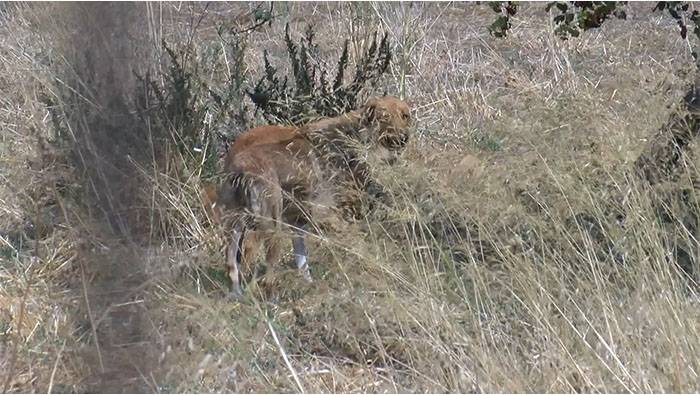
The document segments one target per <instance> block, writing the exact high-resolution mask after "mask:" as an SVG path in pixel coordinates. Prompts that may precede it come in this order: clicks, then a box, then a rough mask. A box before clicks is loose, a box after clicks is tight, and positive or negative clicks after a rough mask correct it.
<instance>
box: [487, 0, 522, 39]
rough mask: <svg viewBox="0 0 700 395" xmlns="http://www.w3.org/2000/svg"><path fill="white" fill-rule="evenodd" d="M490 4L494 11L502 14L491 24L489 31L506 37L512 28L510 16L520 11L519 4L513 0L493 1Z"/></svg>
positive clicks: (496, 35)
mask: <svg viewBox="0 0 700 395" xmlns="http://www.w3.org/2000/svg"><path fill="white" fill-rule="evenodd" d="M489 5H490V6H491V9H493V11H494V12H497V13H500V14H502V15H501V16H499V17H498V18H496V20H495V21H494V22H493V23H492V24H491V25H490V26H489V33H491V34H492V35H493V36H495V37H498V38H502V37H505V36H506V35H507V34H508V30H510V28H511V25H510V17H511V16H513V15H515V13H516V12H517V11H518V5H517V4H516V3H515V2H513V1H504V2H498V1H492V2H489Z"/></svg>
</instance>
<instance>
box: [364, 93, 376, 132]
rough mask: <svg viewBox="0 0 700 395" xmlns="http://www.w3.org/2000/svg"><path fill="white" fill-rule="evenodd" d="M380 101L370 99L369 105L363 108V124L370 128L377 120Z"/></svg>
mask: <svg viewBox="0 0 700 395" xmlns="http://www.w3.org/2000/svg"><path fill="white" fill-rule="evenodd" d="M378 104H379V101H378V100H377V99H376V98H372V99H369V100H368V101H367V104H365V105H364V107H363V108H362V124H363V125H365V126H369V125H371V124H373V123H374V122H375V121H376V120H377V110H378V109H377V105H378Z"/></svg>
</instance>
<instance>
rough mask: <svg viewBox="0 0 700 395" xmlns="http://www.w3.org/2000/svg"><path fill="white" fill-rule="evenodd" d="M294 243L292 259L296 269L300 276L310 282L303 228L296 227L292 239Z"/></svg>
mask: <svg viewBox="0 0 700 395" xmlns="http://www.w3.org/2000/svg"><path fill="white" fill-rule="evenodd" d="M292 244H293V245H294V261H295V262H296V264H297V270H299V274H301V277H302V278H303V279H304V280H305V281H307V282H309V283H310V282H312V281H313V280H312V279H311V272H310V271H309V263H308V262H307V260H308V256H309V254H308V251H307V250H306V244H305V242H304V230H303V229H301V228H298V229H296V230H295V235H294V240H293V241H292Z"/></svg>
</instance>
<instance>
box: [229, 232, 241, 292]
mask: <svg viewBox="0 0 700 395" xmlns="http://www.w3.org/2000/svg"><path fill="white" fill-rule="evenodd" d="M242 235H243V232H242V230H240V229H234V230H233V236H232V237H231V243H230V244H229V246H228V249H227V252H226V266H227V267H228V276H229V278H230V279H231V291H230V293H229V296H230V297H231V298H232V299H234V300H237V299H239V298H240V297H241V296H243V290H242V289H241V263H240V261H239V258H238V253H239V250H240V242H241V237H242Z"/></svg>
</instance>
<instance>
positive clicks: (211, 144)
mask: <svg viewBox="0 0 700 395" xmlns="http://www.w3.org/2000/svg"><path fill="white" fill-rule="evenodd" d="M224 34H225V33H224V30H223V29H219V38H220V39H221V40H222V41H223V42H224V43H225V44H226V46H225V47H224V48H223V49H222V48H221V46H220V45H213V46H212V47H211V48H212V50H211V52H210V53H208V54H204V55H203V56H202V60H198V61H188V59H190V60H191V57H192V54H191V52H192V49H191V48H188V47H185V48H183V49H181V50H180V51H176V50H175V49H173V48H171V47H170V46H169V45H168V44H167V43H165V42H163V48H164V49H165V53H166V55H167V62H168V67H167V71H166V72H164V73H161V74H160V75H159V76H158V78H153V77H152V76H151V74H150V73H147V74H146V75H145V76H138V78H139V80H140V81H141V83H142V91H141V94H140V95H139V97H138V98H137V108H138V109H139V112H140V116H141V117H142V119H143V121H144V122H146V123H148V124H149V125H151V127H155V128H159V129H161V130H165V131H167V133H165V135H167V136H168V138H167V141H164V142H163V143H164V144H163V145H165V144H171V143H174V145H175V147H176V148H177V151H178V152H179V153H180V155H181V156H182V158H183V159H184V160H185V161H187V162H188V163H190V164H194V165H196V166H199V165H200V164H201V165H202V166H203V168H202V171H203V176H204V177H205V178H208V177H210V176H212V175H214V174H215V173H216V161H217V158H218V156H219V155H220V152H221V151H225V146H226V144H227V143H228V142H229V141H231V140H232V139H233V138H234V135H233V134H234V133H235V131H236V129H237V128H241V129H243V128H245V127H247V124H248V119H247V109H246V106H245V104H244V102H243V99H244V96H245V91H244V85H245V83H246V80H245V71H244V67H243V56H244V53H245V49H246V47H245V41H244V40H243V39H242V38H241V37H239V36H236V35H233V36H232V37H225V36H224ZM224 50H225V51H227V53H228V54H229V56H230V61H229V62H228V66H229V67H230V72H229V74H228V75H227V77H226V80H225V81H223V83H212V84H210V83H208V81H207V80H205V77H207V76H208V75H210V74H211V71H212V70H213V69H214V68H215V67H217V64H218V63H219V60H220V59H219V58H220V57H221V55H222V51H224ZM160 81H162V83H160ZM234 124H235V125H236V126H237V128H236V127H232V125H234Z"/></svg>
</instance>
